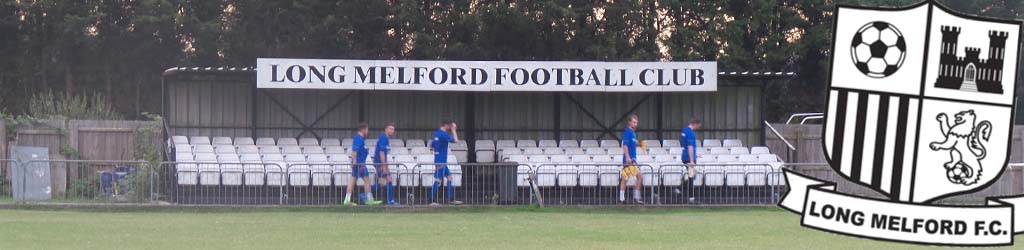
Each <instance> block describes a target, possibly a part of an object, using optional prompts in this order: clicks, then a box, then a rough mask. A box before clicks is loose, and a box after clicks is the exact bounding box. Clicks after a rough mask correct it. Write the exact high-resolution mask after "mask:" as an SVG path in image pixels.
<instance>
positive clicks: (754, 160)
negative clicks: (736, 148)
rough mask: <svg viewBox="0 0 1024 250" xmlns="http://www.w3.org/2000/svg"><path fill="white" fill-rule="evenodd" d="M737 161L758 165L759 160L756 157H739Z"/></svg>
mask: <svg viewBox="0 0 1024 250" xmlns="http://www.w3.org/2000/svg"><path fill="white" fill-rule="evenodd" d="M736 161H737V162H739V163H757V162H758V159H757V156H756V155H739V156H737V158H736Z"/></svg>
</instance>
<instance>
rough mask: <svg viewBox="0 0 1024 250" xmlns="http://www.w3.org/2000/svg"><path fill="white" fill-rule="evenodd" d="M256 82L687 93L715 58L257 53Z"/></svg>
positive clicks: (706, 77) (711, 80) (709, 76)
mask: <svg viewBox="0 0 1024 250" xmlns="http://www.w3.org/2000/svg"><path fill="white" fill-rule="evenodd" d="M257 87H259V88H293V89H359V90H424V91H536V92H555V91H559V92H693V91H705V92H706V91H716V90H717V89H718V66H717V64H716V63H715V62H579V61H404V60H335V59H289V58H260V59H258V60H257Z"/></svg>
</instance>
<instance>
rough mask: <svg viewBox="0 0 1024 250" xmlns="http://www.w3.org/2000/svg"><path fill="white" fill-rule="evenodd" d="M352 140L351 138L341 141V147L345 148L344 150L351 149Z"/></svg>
mask: <svg viewBox="0 0 1024 250" xmlns="http://www.w3.org/2000/svg"><path fill="white" fill-rule="evenodd" d="M353 140H354V139H352V138H345V139H341V146H342V147H346V148H349V147H352V141H353Z"/></svg>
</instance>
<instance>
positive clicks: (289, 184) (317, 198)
mask: <svg viewBox="0 0 1024 250" xmlns="http://www.w3.org/2000/svg"><path fill="white" fill-rule="evenodd" d="M361 165H363V166H365V167H366V169H367V172H368V175H367V176H366V177H365V178H363V177H362V176H360V178H356V179H355V182H352V178H353V177H354V176H353V175H352V172H353V168H352V167H353V164H350V163H344V164H342V163H337V162H322V163H317V162H313V163H285V162H281V163H217V162H164V163H162V164H161V166H160V168H159V171H157V172H156V173H155V176H154V177H153V179H154V180H155V182H156V183H157V184H156V186H157V187H158V188H157V190H156V191H155V192H154V201H156V202H166V203H173V204H232V205H340V204H342V201H343V200H344V198H345V196H346V195H347V194H349V192H348V190H347V188H348V186H349V184H352V186H353V192H352V193H351V195H352V198H351V199H352V202H354V203H362V202H361V199H360V198H358V197H361V195H364V194H365V193H366V192H365V191H366V189H367V187H369V188H368V189H369V190H370V193H372V196H373V197H374V198H375V199H376V200H380V201H383V202H388V203H390V202H394V205H428V204H431V203H433V202H436V203H439V204H449V203H451V201H459V202H461V203H463V204H471V205H510V204H530V203H531V202H532V201H531V200H530V198H531V195H532V194H533V193H532V192H531V191H530V189H529V188H521V187H517V186H516V184H515V182H514V181H515V176H516V173H517V172H516V171H517V170H518V169H520V167H525V168H526V173H531V172H532V169H531V168H530V167H529V166H525V165H516V164H447V165H448V168H449V170H450V173H451V176H452V178H453V180H452V182H451V184H449V183H448V182H447V181H441V182H439V187H438V190H437V192H436V193H435V195H434V196H433V197H432V195H431V192H432V189H433V183H434V182H435V180H434V173H435V171H436V169H435V168H436V167H435V165H434V164H417V165H413V166H412V167H410V166H408V165H406V164H371V163H367V164H361ZM385 167H386V169H387V171H386V172H387V173H388V174H387V175H384V174H380V175H379V174H378V173H383V172H385V171H384V170H385ZM387 176H390V177H391V180H392V181H391V183H392V187H393V189H392V194H391V196H390V197H389V196H388V190H387V181H386V179H384V178H386V177H387ZM367 181H368V183H367ZM449 185H451V186H452V187H453V188H454V191H455V196H454V197H451V196H449V195H448V192H447V189H448V186H449ZM527 187H528V186H527ZM432 198H433V199H432Z"/></svg>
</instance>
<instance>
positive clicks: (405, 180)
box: [393, 155, 420, 187]
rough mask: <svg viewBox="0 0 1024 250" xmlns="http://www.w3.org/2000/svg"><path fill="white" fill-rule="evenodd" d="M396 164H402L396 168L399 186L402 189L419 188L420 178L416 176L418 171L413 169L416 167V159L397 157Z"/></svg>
mask: <svg viewBox="0 0 1024 250" xmlns="http://www.w3.org/2000/svg"><path fill="white" fill-rule="evenodd" d="M393 163H395V164H401V165H400V166H394V167H393V168H396V169H395V170H397V172H398V175H397V177H398V185H399V186H402V187H415V186H419V184H420V178H419V177H418V176H416V170H415V169H413V168H414V167H415V166H416V157H414V156H413V155H395V160H394V162H393Z"/></svg>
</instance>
